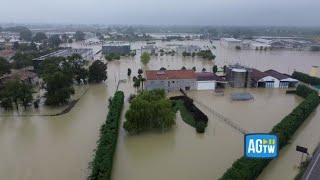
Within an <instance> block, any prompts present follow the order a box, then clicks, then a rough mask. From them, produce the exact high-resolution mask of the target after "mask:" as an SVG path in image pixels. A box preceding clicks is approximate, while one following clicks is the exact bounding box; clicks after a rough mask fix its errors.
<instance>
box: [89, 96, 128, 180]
mask: <svg viewBox="0 0 320 180" xmlns="http://www.w3.org/2000/svg"><path fill="white" fill-rule="evenodd" d="M123 100H124V94H123V92H122V91H117V92H116V93H115V94H114V97H113V99H112V103H111V107H110V110H109V113H108V115H107V120H106V122H105V123H104V124H103V125H102V126H101V128H100V139H99V141H98V147H97V150H96V154H95V157H94V159H93V161H92V162H91V163H90V168H91V174H90V175H89V177H88V179H90V180H102V179H103V180H109V179H110V178H111V172H112V164H113V156H114V152H115V149H116V145H117V137H118V129H119V122H120V117H121V111H122V106H123Z"/></svg>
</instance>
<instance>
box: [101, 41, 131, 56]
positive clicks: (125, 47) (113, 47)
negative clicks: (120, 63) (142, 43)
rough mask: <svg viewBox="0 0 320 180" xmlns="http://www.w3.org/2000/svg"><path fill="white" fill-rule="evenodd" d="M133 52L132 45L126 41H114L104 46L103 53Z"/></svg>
mask: <svg viewBox="0 0 320 180" xmlns="http://www.w3.org/2000/svg"><path fill="white" fill-rule="evenodd" d="M130 52H131V45H130V44H128V43H124V42H112V43H107V44H105V45H103V46H102V54H110V53H115V54H129V53H130Z"/></svg>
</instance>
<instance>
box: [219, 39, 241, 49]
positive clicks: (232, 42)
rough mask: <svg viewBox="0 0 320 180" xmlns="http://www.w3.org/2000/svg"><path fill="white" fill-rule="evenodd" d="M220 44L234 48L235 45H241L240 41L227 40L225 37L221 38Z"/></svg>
mask: <svg viewBox="0 0 320 180" xmlns="http://www.w3.org/2000/svg"><path fill="white" fill-rule="evenodd" d="M220 44H221V45H223V46H224V47H227V48H234V49H235V48H236V46H240V47H242V41H239V42H234V41H227V40H225V39H221V40H220Z"/></svg>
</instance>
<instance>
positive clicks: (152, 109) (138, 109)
mask: <svg viewBox="0 0 320 180" xmlns="http://www.w3.org/2000/svg"><path fill="white" fill-rule="evenodd" d="M125 117H126V122H125V123H124V125H123V127H124V129H125V130H126V131H128V132H129V133H139V132H142V131H145V130H149V129H168V128H170V127H172V126H173V125H174V124H175V117H176V116H175V111H174V110H173V108H172V103H171V101H170V100H169V99H167V98H165V92H164V90H153V91H144V92H142V93H141V94H139V95H138V96H137V97H135V98H134V99H133V100H132V102H131V105H130V109H129V110H128V111H127V112H126V114H125Z"/></svg>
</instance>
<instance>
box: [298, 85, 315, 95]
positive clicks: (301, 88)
mask: <svg viewBox="0 0 320 180" xmlns="http://www.w3.org/2000/svg"><path fill="white" fill-rule="evenodd" d="M312 93H315V94H317V93H318V92H317V91H315V90H313V89H310V88H308V87H307V86H305V85H298V87H297V90H296V94H297V95H299V96H301V97H304V98H306V97H307V96H308V95H309V94H312Z"/></svg>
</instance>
